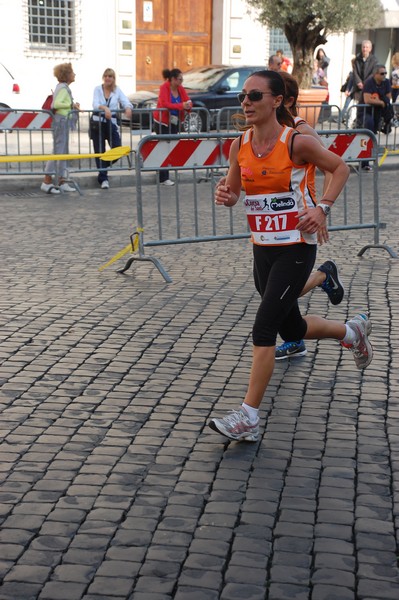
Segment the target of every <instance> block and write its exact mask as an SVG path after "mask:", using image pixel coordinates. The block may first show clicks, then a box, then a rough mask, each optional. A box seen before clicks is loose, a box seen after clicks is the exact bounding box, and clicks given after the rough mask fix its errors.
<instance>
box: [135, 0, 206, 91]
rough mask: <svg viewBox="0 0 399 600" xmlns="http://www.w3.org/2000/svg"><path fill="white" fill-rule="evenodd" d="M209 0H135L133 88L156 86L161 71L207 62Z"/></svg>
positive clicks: (196, 65) (195, 65)
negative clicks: (134, 75) (134, 79)
mask: <svg viewBox="0 0 399 600" xmlns="http://www.w3.org/2000/svg"><path fill="white" fill-rule="evenodd" d="M212 1H213V0H202V1H201V2H187V3H182V2H181V1H180V2H179V0H136V87H137V89H138V90H140V89H147V90H149V89H158V87H159V85H160V83H162V70H163V69H166V68H168V69H172V68H175V67H176V68H178V69H181V70H182V71H183V72H184V71H188V69H191V68H193V67H201V66H203V65H207V64H209V62H210V57H211V43H212Z"/></svg>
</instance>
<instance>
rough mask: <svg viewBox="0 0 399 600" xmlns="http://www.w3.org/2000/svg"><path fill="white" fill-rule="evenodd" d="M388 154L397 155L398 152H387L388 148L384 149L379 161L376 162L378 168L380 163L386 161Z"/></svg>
mask: <svg viewBox="0 0 399 600" xmlns="http://www.w3.org/2000/svg"><path fill="white" fill-rule="evenodd" d="M389 154H399V150H388V148H385V149H384V154H383V155H382V156H381V158H380V160H379V161H378V166H379V167H380V166H381V165H382V163H383V162H384V160H385V159H386V157H387V156H388V155H389Z"/></svg>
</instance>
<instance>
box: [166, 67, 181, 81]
mask: <svg viewBox="0 0 399 600" xmlns="http://www.w3.org/2000/svg"><path fill="white" fill-rule="evenodd" d="M180 75H181V71H180V69H171V70H169V69H164V70H163V71H162V77H163V78H164V79H167V80H168V81H170V80H171V79H172V77H180Z"/></svg>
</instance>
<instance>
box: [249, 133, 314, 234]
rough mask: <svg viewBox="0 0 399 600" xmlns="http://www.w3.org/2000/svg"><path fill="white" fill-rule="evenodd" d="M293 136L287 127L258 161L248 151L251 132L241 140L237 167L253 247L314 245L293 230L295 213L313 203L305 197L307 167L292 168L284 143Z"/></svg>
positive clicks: (286, 145) (307, 196) (307, 190)
mask: <svg viewBox="0 0 399 600" xmlns="http://www.w3.org/2000/svg"><path fill="white" fill-rule="evenodd" d="M293 133H294V130H293V129H292V128H291V127H284V129H283V130H282V132H281V135H280V137H279V138H278V140H277V142H276V144H275V146H274V148H273V150H272V151H271V152H269V154H268V155H267V156H265V157H262V158H258V157H257V156H256V155H255V153H254V152H253V150H252V144H251V140H252V129H248V130H247V131H246V132H245V133H244V134H243V136H242V138H241V145H240V149H239V151H238V164H239V166H240V170H241V183H242V187H243V189H244V190H245V194H246V195H245V198H244V207H245V210H246V213H247V218H248V224H249V227H250V230H251V233H252V241H253V243H254V244H258V245H261V246H269V245H271V246H282V245H286V244H300V243H303V242H304V243H306V244H316V243H317V236H316V234H306V233H304V234H301V232H300V231H298V230H297V229H296V226H297V224H298V212H300V211H301V210H303V209H304V208H309V207H314V206H315V203H314V201H313V198H312V197H311V195H310V193H309V186H308V183H309V181H308V178H309V173H308V167H309V165H308V164H305V165H296V164H295V163H294V162H293V161H292V160H291V158H290V155H289V146H288V143H289V140H290V138H291V136H292V134H293Z"/></svg>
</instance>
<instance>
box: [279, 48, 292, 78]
mask: <svg viewBox="0 0 399 600" xmlns="http://www.w3.org/2000/svg"><path fill="white" fill-rule="evenodd" d="M276 55H277V56H278V57H279V58H280V59H281V70H282V71H285V73H291V71H292V62H291V60H290V59H289V58H288V56H284V54H283V51H282V50H276Z"/></svg>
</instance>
